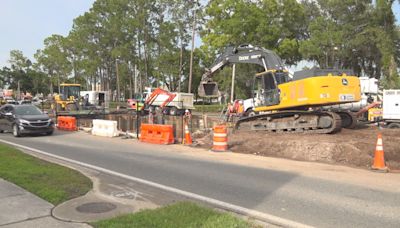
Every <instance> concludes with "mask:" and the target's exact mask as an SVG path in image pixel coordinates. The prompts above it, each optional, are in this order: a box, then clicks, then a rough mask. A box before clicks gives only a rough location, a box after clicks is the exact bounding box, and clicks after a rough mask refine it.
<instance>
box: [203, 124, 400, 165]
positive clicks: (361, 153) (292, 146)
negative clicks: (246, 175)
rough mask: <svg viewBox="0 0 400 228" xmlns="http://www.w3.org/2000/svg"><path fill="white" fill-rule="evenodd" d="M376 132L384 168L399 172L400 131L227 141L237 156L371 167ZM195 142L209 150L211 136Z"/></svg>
mask: <svg viewBox="0 0 400 228" xmlns="http://www.w3.org/2000/svg"><path fill="white" fill-rule="evenodd" d="M379 132H381V133H382V136H383V148H384V152H385V159H386V162H387V166H388V167H389V168H391V169H395V170H399V169H400V129H381V130H379V129H378V127H376V126H359V127H358V128H357V129H353V130H349V129H342V131H341V132H339V133H336V134H301V133H266V132H257V133H254V132H253V133H250V132H240V133H239V132H236V133H234V134H229V137H228V140H229V150H230V151H232V152H237V153H247V154H255V155H260V156H269V157H280V158H289V159H294V160H300V161H317V162H324V163H330V164H341V165H347V166H356V167H362V168H370V167H371V164H372V161H373V156H374V152H375V146H376V141H377V134H378V133H379ZM195 137H196V136H195ZM196 141H197V142H198V143H199V145H200V146H202V147H207V148H211V145H212V134H211V133H209V134H205V135H204V134H203V135H202V134H199V135H197V137H196Z"/></svg>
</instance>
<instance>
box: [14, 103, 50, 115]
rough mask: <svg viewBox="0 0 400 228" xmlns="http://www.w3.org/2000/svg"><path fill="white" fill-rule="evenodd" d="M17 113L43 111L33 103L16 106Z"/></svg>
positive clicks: (38, 113)
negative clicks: (32, 104)
mask: <svg viewBox="0 0 400 228" xmlns="http://www.w3.org/2000/svg"><path fill="white" fill-rule="evenodd" d="M15 114H16V115H42V114H43V113H42V111H40V109H38V108H36V107H35V106H31V105H21V106H15Z"/></svg>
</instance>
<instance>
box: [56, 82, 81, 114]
mask: <svg viewBox="0 0 400 228" xmlns="http://www.w3.org/2000/svg"><path fill="white" fill-rule="evenodd" d="M80 91H81V85H80V84H67V83H63V84H61V85H60V93H59V94H57V95H55V97H54V102H55V108H56V110H57V111H76V110H78V109H79V96H80Z"/></svg>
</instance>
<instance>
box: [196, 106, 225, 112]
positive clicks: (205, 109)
mask: <svg viewBox="0 0 400 228" xmlns="http://www.w3.org/2000/svg"><path fill="white" fill-rule="evenodd" d="M194 107H195V111H196V112H221V111H222V109H223V108H224V107H225V105H220V104H212V105H195V106H194Z"/></svg>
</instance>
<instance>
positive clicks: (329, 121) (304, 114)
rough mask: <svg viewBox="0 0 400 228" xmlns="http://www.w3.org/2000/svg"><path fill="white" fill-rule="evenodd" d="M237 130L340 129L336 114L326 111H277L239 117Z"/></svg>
mask: <svg viewBox="0 0 400 228" xmlns="http://www.w3.org/2000/svg"><path fill="white" fill-rule="evenodd" d="M235 129H236V130H237V131H269V132H302V133H313V134H332V133H336V132H339V131H340V130H341V129H342V121H341V118H340V116H339V115H338V114H336V113H334V112H326V111H293V110H288V111H279V112H274V113H268V114H261V115H256V116H251V117H245V118H242V119H239V120H238V121H237V122H236V124H235Z"/></svg>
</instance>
